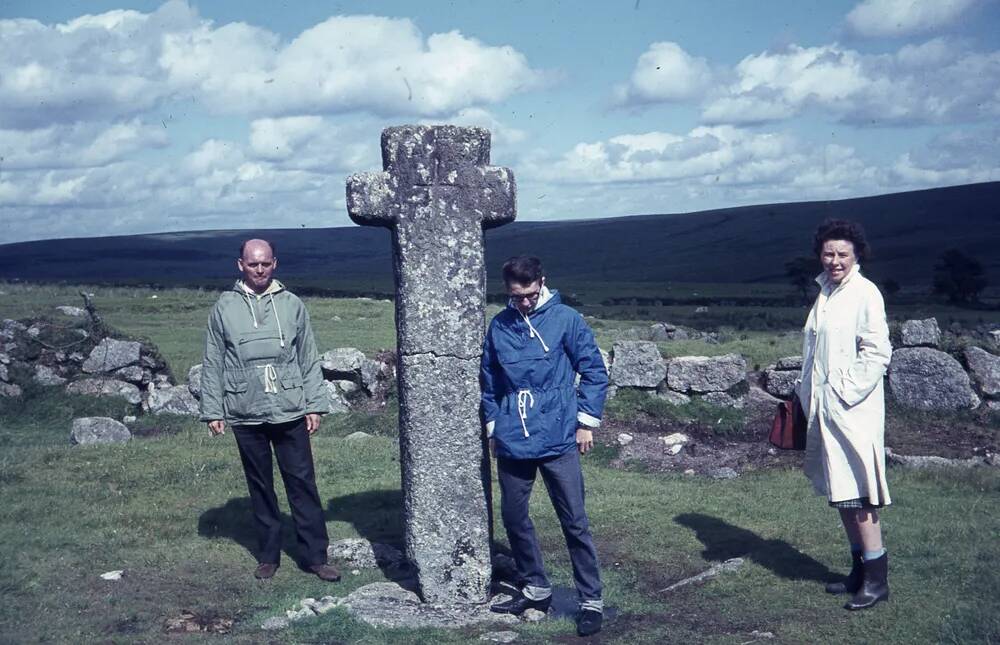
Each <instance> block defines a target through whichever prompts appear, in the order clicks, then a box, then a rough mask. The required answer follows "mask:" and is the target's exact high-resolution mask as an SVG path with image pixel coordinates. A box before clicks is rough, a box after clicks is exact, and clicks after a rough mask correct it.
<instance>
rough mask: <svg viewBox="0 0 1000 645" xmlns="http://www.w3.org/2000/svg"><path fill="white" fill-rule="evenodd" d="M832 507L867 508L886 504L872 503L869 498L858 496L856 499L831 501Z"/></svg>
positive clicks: (880, 506) (875, 507)
mask: <svg viewBox="0 0 1000 645" xmlns="http://www.w3.org/2000/svg"><path fill="white" fill-rule="evenodd" d="M830 506H831V508H867V509H878V508H882V507H884V506H885V504H872V503H871V501H870V500H869V499H868V498H864V497H858V498H855V499H845V500H841V501H839V502H830Z"/></svg>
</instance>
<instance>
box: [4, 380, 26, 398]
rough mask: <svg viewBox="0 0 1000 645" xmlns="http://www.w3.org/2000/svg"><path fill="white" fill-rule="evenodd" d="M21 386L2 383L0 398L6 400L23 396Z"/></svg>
mask: <svg viewBox="0 0 1000 645" xmlns="http://www.w3.org/2000/svg"><path fill="white" fill-rule="evenodd" d="M21 394H22V392H21V386H20V385H17V384H15V383H0V396H2V397H4V398H8V399H10V398H14V397H18V396H21Z"/></svg>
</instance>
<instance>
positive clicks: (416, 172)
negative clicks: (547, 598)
mask: <svg viewBox="0 0 1000 645" xmlns="http://www.w3.org/2000/svg"><path fill="white" fill-rule="evenodd" d="M489 159H490V133H489V131H488V130H485V129H483V128H460V127H455V126H433V127H431V126H401V127H393V128H387V129H386V130H384V131H383V132H382V167H383V168H384V171H383V172H380V173H364V174H359V175H352V176H351V177H349V178H348V179H347V210H348V213H349V214H350V216H351V219H352V220H353V221H354V222H355V223H357V224H361V225H364V226H384V227H386V228H389V229H390V230H391V231H392V232H393V264H394V272H395V277H396V346H397V349H398V351H399V362H398V370H397V373H398V378H399V435H400V464H401V470H402V482H403V506H404V515H405V525H406V536H405V538H406V554H407V557H408V558H409V560H410V562H412V563H413V564H414V565H415V566H416V568H417V571H418V581H419V584H420V593H421V596H422V597H423V599H424V600H425V601H426V602H433V603H483V602H486V601H487V600H488V598H489V587H490V573H491V567H490V538H491V536H490V522H491V517H490V511H489V509H490V499H489V496H490V492H489V491H490V487H489V482H490V463H489V456H488V454H487V452H486V449H485V439H484V434H483V429H482V423H481V421H480V416H479V400H480V396H479V360H480V356H481V355H482V344H483V332H484V326H485V319H484V316H485V304H486V303H485V284H486V271H485V268H484V265H483V229H484V228H490V227H493V226H500V225H502V224H505V223H507V222H510V221H513V220H514V214H515V206H514V201H515V185H514V176H513V174H512V173H511V172H510V170H508V169H506V168H498V167H492V166H490V165H489Z"/></svg>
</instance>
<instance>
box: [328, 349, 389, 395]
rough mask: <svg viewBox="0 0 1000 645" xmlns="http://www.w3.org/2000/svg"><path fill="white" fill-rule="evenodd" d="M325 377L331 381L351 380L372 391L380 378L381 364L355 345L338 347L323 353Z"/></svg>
mask: <svg viewBox="0 0 1000 645" xmlns="http://www.w3.org/2000/svg"><path fill="white" fill-rule="evenodd" d="M321 358H322V361H323V362H322V364H321V365H322V368H323V376H324V378H326V379H328V380H331V381H350V382H352V383H355V384H357V385H359V386H361V387H363V388H364V389H365V390H366V391H368V392H369V393H371V392H372V391H374V389H375V383H376V381H377V380H378V374H379V364H378V363H377V362H375V361H373V360H371V359H369V358H367V357H366V356H365V355H364V353H362V352H361V351H360V350H357V349H355V348H353V347H338V348H337V349H331V350H330V351H328V352H325V353H324V354H323V356H322V357H321Z"/></svg>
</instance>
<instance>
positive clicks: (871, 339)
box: [799, 265, 892, 505]
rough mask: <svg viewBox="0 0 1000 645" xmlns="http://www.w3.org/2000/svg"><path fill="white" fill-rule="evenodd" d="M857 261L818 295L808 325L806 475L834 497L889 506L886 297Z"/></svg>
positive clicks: (803, 393) (802, 395)
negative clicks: (886, 448)
mask: <svg viewBox="0 0 1000 645" xmlns="http://www.w3.org/2000/svg"><path fill="white" fill-rule="evenodd" d="M860 269H861V267H860V266H859V265H855V266H854V268H853V269H852V271H851V272H850V273H849V274H848V275H847V276H846V277H845V278H844V279H843V280H842V281H841V283H840V284H839V285H838V284H833V283H831V282H830V281H829V279H828V278H827V276H826V274H825V273H823V274H821V275H820V276H819V277H817V278H816V281H817V282H818V283H819V284H820V287H821V289H820V294H819V296H818V297H817V298H816V302H815V303H814V304H813V307H812V310H811V311H810V312H809V317H808V319H807V320H806V325H805V328H804V329H803V333H804V336H805V337H804V339H803V343H802V373H801V375H800V384H799V399H800V400H801V401H802V408H803V411H804V412H805V414H806V418H807V419H809V429H808V433H807V439H806V455H805V474H806V476H807V477H808V478H809V479H810V481H812V484H813V487H814V488H815V489H816V493H817V494H818V495H825V496H826V497H827V499H829V501H831V502H840V501H844V500H849V499H857V498H862V499H867V500H868V501H870V502H871V503H872V504H875V505H888V504H890V503H891V499H890V498H889V488H888V486H887V485H886V480H885V392H884V386H883V383H882V381H883V377H884V375H885V371H886V368H887V367H888V366H889V359H890V358H891V357H892V346H891V345H890V344H889V328H888V326H887V325H886V320H885V304H884V303H883V300H882V294H881V293H879V290H878V288H877V287H876V286H875V285H874V283H872V281H871V280H868V279H867V278H865V277H864V276H863V275H861V272H860Z"/></svg>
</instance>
